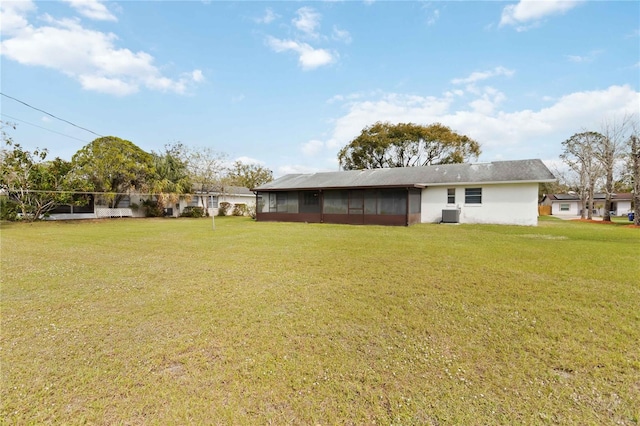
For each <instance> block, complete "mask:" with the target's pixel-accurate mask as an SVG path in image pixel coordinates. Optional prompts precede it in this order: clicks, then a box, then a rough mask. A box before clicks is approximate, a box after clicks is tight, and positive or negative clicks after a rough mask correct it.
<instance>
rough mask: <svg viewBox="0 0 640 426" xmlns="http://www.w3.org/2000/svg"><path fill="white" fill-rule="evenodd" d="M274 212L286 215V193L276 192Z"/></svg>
mask: <svg viewBox="0 0 640 426" xmlns="http://www.w3.org/2000/svg"><path fill="white" fill-rule="evenodd" d="M276 211H277V212H278V213H287V193H286V192H276Z"/></svg>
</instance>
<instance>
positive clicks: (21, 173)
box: [0, 130, 73, 221]
mask: <svg viewBox="0 0 640 426" xmlns="http://www.w3.org/2000/svg"><path fill="white" fill-rule="evenodd" d="M2 139H3V141H4V143H5V145H6V146H7V147H8V149H7V148H5V149H2V151H1V152H0V164H1V165H2V167H0V188H1V189H2V190H3V192H5V193H6V195H7V196H8V198H9V199H10V200H11V201H13V202H14V203H15V204H16V206H17V207H18V209H19V210H20V212H21V214H22V218H23V219H24V220H28V221H34V220H38V219H40V218H41V217H42V216H44V215H45V214H46V213H48V212H49V211H51V210H53V208H55V207H56V205H58V204H66V203H71V202H72V201H73V200H72V193H71V192H70V191H68V189H69V188H68V187H67V186H66V176H67V174H68V172H69V170H70V169H71V163H69V162H68V161H64V160H61V159H60V158H56V159H55V160H53V161H46V157H47V154H48V152H47V150H46V149H43V150H41V149H38V148H36V149H35V150H33V151H27V150H25V149H23V148H22V147H21V146H20V144H17V143H14V142H13V140H12V139H11V138H10V137H8V136H7V134H6V133H5V132H4V130H2Z"/></svg>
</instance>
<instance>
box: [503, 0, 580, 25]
mask: <svg viewBox="0 0 640 426" xmlns="http://www.w3.org/2000/svg"><path fill="white" fill-rule="evenodd" d="M581 2H582V1H581V0H520V2H519V3H518V4H510V5H508V6H505V7H504V9H502V17H501V19H500V26H505V25H512V26H515V27H516V29H517V30H518V31H525V30H527V29H529V28H532V27H535V26H537V25H538V24H539V22H540V21H541V20H542V19H543V18H545V17H547V16H551V15H558V14H562V13H565V12H567V11H568V10H571V9H573V8H574V7H576V6H577V5H578V4H579V3H581Z"/></svg>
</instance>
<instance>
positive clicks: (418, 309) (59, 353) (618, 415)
mask: <svg viewBox="0 0 640 426" xmlns="http://www.w3.org/2000/svg"><path fill="white" fill-rule="evenodd" d="M0 232H1V239H0V242H1V255H2V264H1V267H2V269H1V277H2V278H1V280H2V281H1V284H2V288H1V296H2V297H1V308H2V311H1V315H2V324H1V325H2V329H1V339H0V356H1V380H2V382H1V385H2V390H1V394H0V397H1V398H0V399H1V402H0V404H1V405H0V416H1V417H2V422H3V423H4V424H83V423H90V424H123V425H125V424H126V425H131V424H224V425H226V424H247V425H254V424H296V425H297V424H313V425H315V424H358V425H359V424H383V425H384V424H407V425H413V424H420V425H443V424H483V425H484V424H557V423H560V424H629V425H635V424H638V423H639V422H640V230H639V229H633V228H627V227H623V226H617V225H602V224H591V223H578V222H568V221H558V220H553V219H547V220H544V221H541V223H540V225H539V226H538V227H512V226H489V225H484V226H472V225H460V226H451V225H416V226H412V227H408V228H405V227H378V226H340V225H327V224H294V223H262V222H254V221H251V220H249V219H244V218H216V229H215V230H212V226H211V219H202V220H199V219H121V220H104V221H95V222H82V221H77V222H67V223H60V222H57V223H35V224H7V223H4V224H2V226H1V229H0Z"/></svg>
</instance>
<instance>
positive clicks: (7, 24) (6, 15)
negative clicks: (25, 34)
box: [0, 0, 36, 35]
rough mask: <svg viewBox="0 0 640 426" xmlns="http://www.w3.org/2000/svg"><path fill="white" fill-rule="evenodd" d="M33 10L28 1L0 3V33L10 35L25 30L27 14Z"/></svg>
mask: <svg viewBox="0 0 640 426" xmlns="http://www.w3.org/2000/svg"><path fill="white" fill-rule="evenodd" d="M35 9H36V7H35V5H34V4H33V2H32V1H30V0H27V1H3V2H0V32H1V33H2V34H3V35H11V34H15V33H16V32H17V31H20V30H21V29H23V28H25V27H26V26H27V25H28V24H29V22H28V21H27V14H28V13H29V12H31V11H34V10H35Z"/></svg>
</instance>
